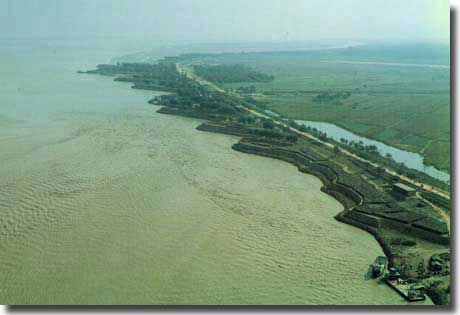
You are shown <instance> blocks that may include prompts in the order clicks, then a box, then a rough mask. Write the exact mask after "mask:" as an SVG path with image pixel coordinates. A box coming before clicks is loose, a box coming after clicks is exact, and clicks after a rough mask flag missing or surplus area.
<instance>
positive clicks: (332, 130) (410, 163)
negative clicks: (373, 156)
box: [296, 120, 450, 183]
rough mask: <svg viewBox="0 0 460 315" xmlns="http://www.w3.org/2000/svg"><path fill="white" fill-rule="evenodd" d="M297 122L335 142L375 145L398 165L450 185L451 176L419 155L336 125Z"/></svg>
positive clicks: (382, 153)
mask: <svg viewBox="0 0 460 315" xmlns="http://www.w3.org/2000/svg"><path fill="white" fill-rule="evenodd" d="M296 122H297V123H299V124H303V125H305V126H307V127H311V128H316V129H317V130H319V131H321V132H325V133H326V134H327V136H328V137H330V138H332V139H334V140H335V141H339V142H340V140H341V139H346V140H348V141H353V142H356V143H359V142H362V143H363V144H364V145H374V146H376V147H377V151H378V152H379V153H380V155H382V156H385V155H386V154H390V155H391V157H392V159H393V160H395V161H396V162H398V163H404V165H406V166H407V167H409V168H411V169H414V170H417V171H419V172H423V173H425V174H427V175H430V176H431V177H433V178H436V179H439V180H441V181H443V182H445V183H450V174H448V173H446V172H443V171H440V170H438V169H436V168H435V167H433V166H429V165H426V164H424V162H423V161H424V158H423V156H421V155H420V154H418V153H413V152H409V151H405V150H401V149H398V148H395V147H392V146H390V145H387V144H385V143H383V142H379V141H376V140H372V139H368V138H366V137H362V136H358V135H356V134H354V133H352V132H350V131H348V130H345V129H343V128H341V127H338V126H336V125H334V124H330V123H325V122H317V121H306V120H296Z"/></svg>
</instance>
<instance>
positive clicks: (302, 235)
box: [0, 49, 404, 304]
mask: <svg viewBox="0 0 460 315" xmlns="http://www.w3.org/2000/svg"><path fill="white" fill-rule="evenodd" d="M13 51H14V49H10V50H7V51H6V53H2V55H0V56H1V59H0V62H1V63H2V72H0V76H1V81H2V84H1V85H0V98H1V102H0V161H1V163H0V178H1V182H0V227H1V228H0V250H1V255H0V259H1V264H0V283H1V284H2V285H1V287H0V302H1V303H2V304H54V303H57V304H79V303H85V304H111V303H114V304H158V303H161V304H163V303H166V304H168V303H170V304H404V301H403V300H402V299H401V298H400V297H399V296H398V295H397V294H395V293H394V292H393V291H391V290H390V289H389V288H387V287H386V286H385V285H383V284H378V283H376V282H375V281H373V280H367V279H366V275H365V274H366V271H367V269H368V265H369V263H371V262H372V261H373V259H374V258H375V256H377V255H381V254H382V252H381V249H380V248H379V247H378V245H377V243H376V242H375V240H374V239H373V238H372V237H371V236H370V235H368V234H367V233H365V232H363V231H360V230H358V229H355V228H353V227H351V226H348V225H345V224H342V223H339V222H336V221H335V220H334V219H333V216H334V215H335V214H336V213H337V212H339V211H340V210H341V209H342V207H341V205H340V204H339V203H338V202H337V201H336V200H335V199H333V198H332V197H330V196H328V195H326V194H324V193H322V192H320V187H321V182H320V181H319V180H318V179H317V178H315V177H313V176H309V175H305V174H301V173H299V172H298V171H297V170H296V168H295V167H293V166H291V165H290V164H287V163H284V162H281V161H277V160H272V159H267V158H261V157H257V156H252V155H245V154H242V153H238V152H235V151H232V150H231V149H230V148H231V145H232V144H233V143H235V142H236V141H237V138H234V137H228V136H223V135H216V134H210V133H204V132H199V131H196V130H195V129H194V128H195V127H196V126H197V125H198V124H199V122H198V121H196V120H190V119H185V118H179V117H173V116H165V115H160V114H156V113H155V110H156V109H157V108H155V107H152V106H150V105H148V104H147V103H146V102H147V100H148V99H149V98H150V97H151V96H152V93H151V92H146V91H139V90H132V89H130V88H129V85H126V84H123V83H114V82H112V81H111V79H110V78H105V77H99V76H89V75H77V74H75V71H76V70H78V69H82V68H87V67H89V66H90V63H92V62H94V63H97V62H104V61H106V59H105V57H106V56H105V55H97V54H96V53H95V54H96V56H98V58H96V57H94V58H93V57H91V58H87V59H84V56H86V55H85V54H88V52H87V51H84V50H82V51H81V52H80V51H75V50H72V51H71V53H70V52H68V51H67V50H65V51H64V52H63V51H62V50H57V51H56V50H52V49H50V50H46V53H45V54H44V53H42V52H41V51H40V53H37V52H29V51H28V52H26V53H24V54H22V55H21V56H19V57H18V55H17V54H13V53H12V52H13ZM9 52H10V53H9ZM67 53H68V55H67ZM93 53H94V52H93ZM78 56H80V57H78ZM101 59H102V60H101Z"/></svg>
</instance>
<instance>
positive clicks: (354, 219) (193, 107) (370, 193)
mask: <svg viewBox="0 0 460 315" xmlns="http://www.w3.org/2000/svg"><path fill="white" fill-rule="evenodd" d="M144 67H147V68H148V67H152V69H154V68H155V67H157V68H159V72H160V73H161V75H164V74H165V73H167V74H168V76H171V78H174V77H176V79H174V80H172V82H173V83H170V82H171V81H167V82H165V83H163V84H165V85H166V84H171V86H168V85H166V86H165V90H166V91H167V92H172V93H171V94H170V95H168V96H163V97H160V98H155V99H153V100H150V101H149V103H150V104H153V105H160V106H163V107H161V108H160V109H159V110H157V112H158V113H161V114H169V115H178V116H185V117H190V118H196V119H201V120H205V122H203V123H202V124H201V125H199V126H198V127H197V128H196V129H198V130H201V131H207V132H215V133H221V134H230V135H233V136H239V137H241V139H240V140H239V141H238V142H237V143H236V144H234V145H233V146H232V149H233V150H235V151H239V152H243V153H248V154H255V155H260V156H265V157H270V158H275V159H279V160H283V161H286V162H289V163H291V164H294V165H295V166H297V168H298V169H299V171H300V172H303V173H309V174H312V175H313V176H316V177H318V178H319V179H320V180H321V182H322V183H323V186H322V188H321V190H322V191H323V192H325V193H327V194H329V195H330V196H332V197H334V198H335V199H336V200H338V201H339V202H340V203H341V204H342V205H343V207H344V210H343V211H341V212H340V213H338V214H337V215H336V216H335V219H336V220H338V221H340V222H343V223H347V224H349V225H352V226H355V227H357V228H360V229H362V230H364V231H367V232H368V233H370V234H371V235H373V236H374V238H375V239H376V240H377V242H378V243H379V245H380V246H381V248H382V250H383V251H384V253H385V255H386V256H388V258H389V261H390V265H391V266H394V267H396V268H397V269H398V270H399V271H400V272H401V274H402V275H403V276H404V277H405V278H407V279H408V280H409V281H411V282H412V283H414V284H423V285H424V287H426V291H427V294H428V295H429V296H430V297H431V299H432V300H433V302H434V303H436V304H442V305H445V304H449V303H450V302H449V298H450V280H449V276H450V253H449V243H450V236H449V231H448V229H447V227H446V224H445V223H444V221H443V218H440V217H439V216H438V215H437V214H436V212H435V210H434V209H433V208H432V207H431V206H430V205H429V204H427V203H426V202H424V201H423V200H424V199H423V197H420V196H418V195H417V197H411V198H406V197H404V198H400V197H401V196H399V195H395V192H394V187H393V185H394V184H396V183H398V182H400V181H402V179H401V178H396V177H395V176H393V175H391V174H389V173H387V172H382V171H381V170H379V168H377V167H376V166H375V165H372V164H369V163H366V162H365V161H361V160H359V159H354V158H352V157H351V156H348V155H347V154H345V152H342V151H341V149H338V148H337V147H335V146H333V145H330V144H329V145H325V143H324V142H323V141H319V140H318V139H316V140H315V138H314V137H307V136H303V135H296V134H295V133H293V131H292V129H291V128H289V127H287V126H283V124H280V123H278V125H277V127H276V128H278V129H280V131H276V129H273V128H275V127H274V126H271V127H270V128H268V125H269V122H270V121H271V124H273V121H272V120H271V119H267V118H266V117H265V118H264V117H263V115H260V114H259V115H256V113H255V112H254V111H253V110H248V109H247V108H246V107H245V106H244V105H242V104H245V103H244V101H243V100H240V99H237V98H235V97H233V96H231V95H227V94H225V93H224V92H222V91H219V90H215V89H213V88H206V87H205V82H201V81H200V79H199V78H195V77H193V78H188V77H187V75H185V74H184V73H182V72H181V71H180V70H179V69H177V65H176V64H175V63H174V64H172V63H168V62H167V61H164V63H160V64H159V65H157V66H151V65H149V66H148V65H131V66H129V65H117V66H104V67H101V68H99V67H98V70H94V71H92V72H88V73H97V74H105V75H110V74H112V75H115V76H116V75H124V76H125V77H124V81H127V82H134V86H133V87H134V88H141V89H152V88H153V87H157V86H159V85H160V86H161V84H158V81H159V79H153V80H152V79H148V78H149V77H148V75H151V74H148V75H147V74H142V73H143V71H145V69H143V68H144ZM125 68H126V69H125ZM133 68H134V70H133ZM160 70H161V71H160ZM149 71H150V72H149V73H151V70H150V69H149ZM165 71H166V72H165ZM132 73H140V75H139V74H136V76H133V77H129V76H128V77H126V75H132ZM142 76H144V77H142ZM149 80H152V84H150V83H146V82H149ZM180 81H182V83H181V82H180ZM181 84H184V85H185V87H186V89H185V91H193V90H196V91H201V92H196V93H198V94H197V95H200V97H201V98H203V97H209V98H208V99H213V102H215V104H220V103H219V102H229V103H230V104H231V107H232V109H231V110H230V108H229V109H226V108H227V107H226V108H225V110H224V109H222V108H220V106H222V105H216V106H218V107H217V110H216V109H212V107H211V108H209V109H208V108H205V107H204V106H201V105H200V103H195V104H190V103H188V102H185V100H186V94H184V93H189V92H185V91H184V92H182V90H181V89H182V86H181ZM150 86H151V87H152V88H150ZM194 93H195V92H194ZM207 95H208V96H207ZM219 99H222V101H219ZM198 102H199V101H198ZM208 106H210V105H208ZM214 108H215V107H214ZM249 120H250V121H252V122H248V121H249ZM266 124H267V127H266V126H265V125H266ZM262 125H263V126H262ZM266 128H268V129H266ZM406 184H408V185H410V183H406ZM412 189H414V190H416V191H417V194H422V196H423V194H430V192H429V191H427V190H425V189H424V188H420V187H416V186H413V185H412ZM431 194H432V195H434V196H435V197H436V196H437V195H436V194H434V193H431ZM434 199H436V198H434ZM427 244H429V245H427ZM427 246H428V247H427ZM413 253H416V255H415V256H414V255H413ZM440 255H441V256H442V257H443V258H442V260H441V261H442V266H443V267H442V268H443V269H442V270H443V272H442V273H438V272H437V271H433V270H432V269H431V261H432V260H433V257H435V256H436V257H437V256H440ZM371 259H372V258H370V262H371Z"/></svg>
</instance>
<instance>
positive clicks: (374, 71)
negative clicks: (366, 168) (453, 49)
mask: <svg viewBox="0 0 460 315" xmlns="http://www.w3.org/2000/svg"><path fill="white" fill-rule="evenodd" d="M189 58H190V59H191V60H192V61H194V62H197V61H199V62H204V63H207V62H209V63H217V64H248V65H251V66H253V67H255V68H257V69H258V70H260V71H263V72H265V73H267V74H270V75H274V76H275V80H274V81H272V82H262V83H255V82H251V83H231V84H224V86H225V87H226V88H229V89H237V88H239V87H241V86H248V85H253V86H255V88H256V91H257V93H259V94H261V97H262V98H263V99H264V100H265V101H266V106H267V107H268V108H269V109H271V110H273V111H276V112H278V113H280V114H282V115H284V116H286V117H289V118H293V119H303V120H313V121H324V122H330V123H333V124H336V125H339V126H341V127H343V128H346V129H348V130H350V131H353V132H355V133H357V134H360V135H363V136H366V137H369V138H373V139H376V140H379V141H382V142H385V143H388V144H390V145H393V146H396V147H399V148H402V149H405V150H408V151H412V152H418V153H421V154H422V155H423V156H424V157H425V162H426V163H427V164H430V165H434V166H435V167H437V168H439V169H442V170H446V171H449V170H450V69H449V68H448V67H434V66H432V65H449V50H448V47H437V46H429V45H411V46H376V45H374V46H363V47H355V48H346V49H336V50H327V51H310V52H274V53H270V52H267V53H243V54H220V55H208V56H205V55H202V56H195V57H189ZM363 62H365V63H363ZM382 63H383V64H382ZM394 63H398V65H394ZM415 64H416V65H421V64H422V65H424V66H415Z"/></svg>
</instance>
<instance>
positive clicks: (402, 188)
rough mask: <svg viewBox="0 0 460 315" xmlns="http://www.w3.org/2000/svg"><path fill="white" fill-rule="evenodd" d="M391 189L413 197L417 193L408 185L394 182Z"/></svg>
mask: <svg viewBox="0 0 460 315" xmlns="http://www.w3.org/2000/svg"><path fill="white" fill-rule="evenodd" d="M393 191H394V192H395V193H398V194H400V195H403V196H404V197H413V196H415V194H416V193H417V191H416V190H415V189H414V188H412V187H409V186H407V185H405V184H402V183H397V184H394V185H393Z"/></svg>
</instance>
